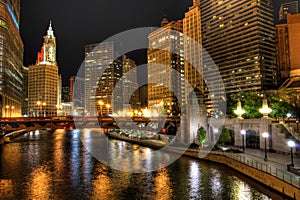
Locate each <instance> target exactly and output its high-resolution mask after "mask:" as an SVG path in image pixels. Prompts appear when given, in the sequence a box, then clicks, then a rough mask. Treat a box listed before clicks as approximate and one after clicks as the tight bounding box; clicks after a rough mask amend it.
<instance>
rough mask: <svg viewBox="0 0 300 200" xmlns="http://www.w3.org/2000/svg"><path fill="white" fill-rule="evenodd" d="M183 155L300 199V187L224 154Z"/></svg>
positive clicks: (148, 143)
mask: <svg viewBox="0 0 300 200" xmlns="http://www.w3.org/2000/svg"><path fill="white" fill-rule="evenodd" d="M108 136H109V137H110V138H113V139H118V140H122V141H126V142H130V143H134V144H139V145H141V146H146V147H150V148H153V149H160V148H162V147H163V146H164V145H158V144H154V143H153V142H151V141H147V140H139V139H134V138H129V137H126V136H121V135H119V134H117V133H109V135H108ZM168 150H170V151H174V152H175V153H179V152H176V150H175V149H168ZM180 153H181V150H180ZM183 155H185V156H188V157H191V158H194V159H199V160H206V161H209V162H214V163H218V164H222V165H225V166H227V167H229V168H231V169H233V170H235V171H237V172H240V173H241V174H244V175H245V176H247V177H249V178H251V179H253V180H255V181H257V182H259V183H261V184H263V185H265V186H267V187H268V188H270V189H272V190H274V191H277V192H279V193H281V194H283V195H284V196H286V197H289V198H292V199H295V200H298V199H300V189H299V188H297V187H296V186H294V185H291V184H289V183H287V182H285V181H283V180H281V179H279V178H277V177H275V176H273V175H271V174H268V173H266V172H264V171H261V170H258V169H256V168H253V167H251V166H249V165H246V164H244V163H241V162H239V161H237V160H234V159H232V158H229V157H226V156H224V155H219V154H211V153H209V154H207V155H206V156H205V157H199V152H198V151H195V150H190V149H187V150H186V151H185V152H184V153H183Z"/></svg>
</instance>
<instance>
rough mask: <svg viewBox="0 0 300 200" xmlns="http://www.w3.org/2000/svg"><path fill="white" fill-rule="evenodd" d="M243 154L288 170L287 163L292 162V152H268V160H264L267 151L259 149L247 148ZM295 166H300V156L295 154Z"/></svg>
mask: <svg viewBox="0 0 300 200" xmlns="http://www.w3.org/2000/svg"><path fill="white" fill-rule="evenodd" d="M242 155H244V156H246V157H248V158H251V159H254V160H257V161H259V162H261V163H265V164H268V165H271V166H273V167H276V168H277V169H280V170H283V171H286V170H287V165H289V164H291V155H290V154H279V153H271V152H267V159H268V160H267V161H264V158H265V152H264V151H261V150H258V149H246V150H245V152H244V153H242ZM293 159H294V166H295V167H300V158H299V157H295V156H293Z"/></svg>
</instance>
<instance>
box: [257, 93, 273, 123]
mask: <svg viewBox="0 0 300 200" xmlns="http://www.w3.org/2000/svg"><path fill="white" fill-rule="evenodd" d="M259 112H260V113H261V114H263V118H265V119H268V118H269V114H270V113H271V112H272V109H271V108H269V106H268V100H267V99H266V98H264V99H263V105H262V108H260V109H259Z"/></svg>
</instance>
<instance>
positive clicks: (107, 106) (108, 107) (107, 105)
mask: <svg viewBox="0 0 300 200" xmlns="http://www.w3.org/2000/svg"><path fill="white" fill-rule="evenodd" d="M105 107H106V108H107V115H108V114H109V109H110V107H111V106H110V104H106V105H105Z"/></svg>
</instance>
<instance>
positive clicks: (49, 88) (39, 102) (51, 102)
mask: <svg viewBox="0 0 300 200" xmlns="http://www.w3.org/2000/svg"><path fill="white" fill-rule="evenodd" d="M60 80H61V77H60V76H59V75H58V66H57V63H56V38H55V36H54V32H53V29H52V25H51V22H50V24H49V28H48V31H47V35H46V36H44V43H43V45H42V47H41V51H40V52H38V56H37V61H36V64H35V65H31V66H29V67H28V110H29V115H30V116H37V117H43V116H56V115H57V109H58V106H59V105H60V102H59V99H60V97H59V88H60V82H61V81H60Z"/></svg>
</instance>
